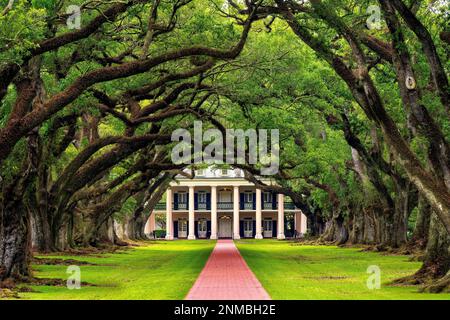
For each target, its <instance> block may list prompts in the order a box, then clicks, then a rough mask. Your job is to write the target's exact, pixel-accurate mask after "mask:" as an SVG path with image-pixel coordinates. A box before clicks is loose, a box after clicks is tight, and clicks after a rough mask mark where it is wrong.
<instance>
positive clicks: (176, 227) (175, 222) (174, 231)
mask: <svg viewBox="0 0 450 320" xmlns="http://www.w3.org/2000/svg"><path fill="white" fill-rule="evenodd" d="M173 237H174V238H178V221H174V222H173Z"/></svg>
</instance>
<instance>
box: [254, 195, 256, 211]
mask: <svg viewBox="0 0 450 320" xmlns="http://www.w3.org/2000/svg"><path fill="white" fill-rule="evenodd" d="M253 210H256V193H253Z"/></svg>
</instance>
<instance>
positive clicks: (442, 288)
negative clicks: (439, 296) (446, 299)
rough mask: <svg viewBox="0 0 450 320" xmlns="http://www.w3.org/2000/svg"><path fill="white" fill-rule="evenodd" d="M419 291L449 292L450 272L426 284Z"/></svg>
mask: <svg viewBox="0 0 450 320" xmlns="http://www.w3.org/2000/svg"><path fill="white" fill-rule="evenodd" d="M420 291H421V292H429V293H450V273H448V274H447V275H446V276H444V277H443V278H441V279H439V280H437V281H434V282H432V283H430V284H426V285H425V286H424V287H423V288H422V289H421V290H420Z"/></svg>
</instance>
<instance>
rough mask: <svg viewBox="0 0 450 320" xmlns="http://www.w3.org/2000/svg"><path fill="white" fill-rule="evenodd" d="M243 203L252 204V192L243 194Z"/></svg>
mask: <svg viewBox="0 0 450 320" xmlns="http://www.w3.org/2000/svg"><path fill="white" fill-rule="evenodd" d="M244 202H247V203H250V202H253V193H252V192H245V193H244Z"/></svg>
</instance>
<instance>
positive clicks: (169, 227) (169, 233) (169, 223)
mask: <svg viewBox="0 0 450 320" xmlns="http://www.w3.org/2000/svg"><path fill="white" fill-rule="evenodd" d="M166 240H173V217H172V189H170V188H168V189H167V191H166Z"/></svg>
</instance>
